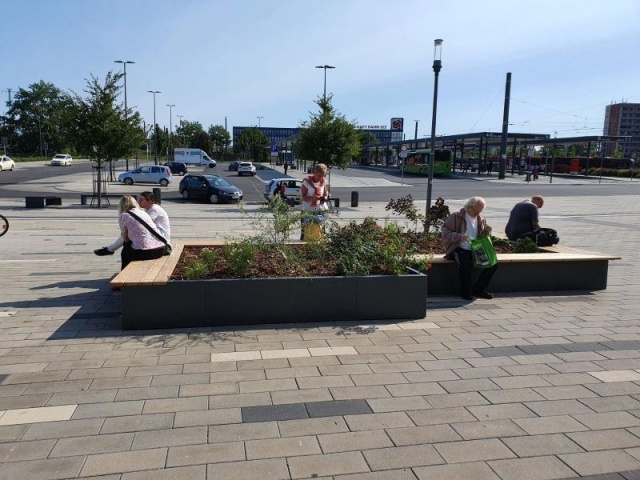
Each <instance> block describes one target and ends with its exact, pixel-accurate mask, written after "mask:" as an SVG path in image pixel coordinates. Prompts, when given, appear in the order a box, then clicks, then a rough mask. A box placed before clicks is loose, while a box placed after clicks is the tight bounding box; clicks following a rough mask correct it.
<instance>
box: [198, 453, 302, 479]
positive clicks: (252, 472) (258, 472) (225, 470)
mask: <svg viewBox="0 0 640 480" xmlns="http://www.w3.org/2000/svg"><path fill="white" fill-rule="evenodd" d="M232 478H237V479H242V480H265V479H267V478H268V479H269V480H289V479H290V478H291V476H290V475H289V469H288V468H287V460H286V459H284V458H270V459H265V460H248V461H245V462H228V463H215V464H212V465H207V480H230V479H232Z"/></svg>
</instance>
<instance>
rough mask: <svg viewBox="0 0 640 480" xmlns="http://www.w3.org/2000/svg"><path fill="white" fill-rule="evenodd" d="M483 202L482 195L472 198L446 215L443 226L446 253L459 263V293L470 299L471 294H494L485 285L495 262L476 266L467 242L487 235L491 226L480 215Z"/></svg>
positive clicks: (494, 268) (482, 295)
mask: <svg viewBox="0 0 640 480" xmlns="http://www.w3.org/2000/svg"><path fill="white" fill-rule="evenodd" d="M485 206H486V202H485V200H484V199H483V198H482V197H471V198H470V199H468V200H467V201H466V202H465V203H464V206H463V207H462V208H461V209H460V210H459V211H457V212H453V213H452V214H451V215H449V216H448V217H447V218H446V219H445V221H444V224H443V226H442V238H443V240H444V244H445V249H446V255H445V257H446V258H448V259H450V260H455V262H456V263H457V264H458V276H459V278H460V296H461V297H462V298H464V299H465V300H473V296H476V297H479V298H486V299H492V298H493V293H489V292H488V291H487V288H488V287H489V283H490V282H491V278H492V277H493V275H494V273H496V270H497V269H498V265H497V264H496V265H493V266H492V267H489V268H475V267H474V266H473V258H472V254H471V245H470V243H469V242H470V241H471V240H473V239H475V238H479V237H483V236H486V235H489V233H490V227H489V226H488V225H487V221H486V219H485V218H484V217H483V216H482V215H481V213H482V211H483V210H484V207H485Z"/></svg>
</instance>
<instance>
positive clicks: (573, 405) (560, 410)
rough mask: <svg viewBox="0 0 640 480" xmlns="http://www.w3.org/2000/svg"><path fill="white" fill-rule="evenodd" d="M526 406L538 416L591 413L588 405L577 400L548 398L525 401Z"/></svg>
mask: <svg viewBox="0 0 640 480" xmlns="http://www.w3.org/2000/svg"><path fill="white" fill-rule="evenodd" d="M524 405H525V406H526V407H527V408H529V409H530V410H532V411H534V412H535V413H536V414H537V415H538V416H540V417H549V416H552V415H576V414H580V413H593V412H592V411H591V409H590V408H589V407H587V406H586V405H584V404H583V403H580V402H578V401H577V400H550V401H544V402H526V403H525V404H524Z"/></svg>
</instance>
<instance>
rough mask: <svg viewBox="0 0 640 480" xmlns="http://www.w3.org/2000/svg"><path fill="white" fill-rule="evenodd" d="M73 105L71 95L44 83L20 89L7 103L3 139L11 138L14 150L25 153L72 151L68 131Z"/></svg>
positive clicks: (41, 81)
mask: <svg viewBox="0 0 640 480" xmlns="http://www.w3.org/2000/svg"><path fill="white" fill-rule="evenodd" d="M72 105H73V100H72V98H71V96H70V95H69V94H67V93H65V92H63V91H62V90H60V89H59V88H58V87H56V86H55V85H53V84H52V83H47V82H45V81H43V80H40V81H39V82H38V83H33V84H31V85H29V87H28V88H26V89H24V88H20V89H19V90H18V91H17V92H16V94H15V96H14V97H13V99H12V101H11V102H10V103H9V102H7V106H8V110H7V114H6V116H5V117H4V118H3V119H4V126H3V128H2V136H6V137H8V139H9V140H8V141H9V145H10V146H11V147H12V149H13V150H14V151H16V152H19V153H22V154H28V155H33V154H40V155H44V151H48V152H53V153H57V152H68V151H73V140H72V138H71V136H70V128H69V127H70V120H71V118H72V113H71V112H72V108H71V107H72ZM41 139H42V143H41V142H40V140H41Z"/></svg>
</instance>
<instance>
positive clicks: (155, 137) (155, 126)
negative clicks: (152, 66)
mask: <svg viewBox="0 0 640 480" xmlns="http://www.w3.org/2000/svg"><path fill="white" fill-rule="evenodd" d="M147 92H149V93H152V94H153V160H154V162H155V164H156V165H158V124H157V123H156V93H162V92H161V91H159V90H147Z"/></svg>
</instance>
